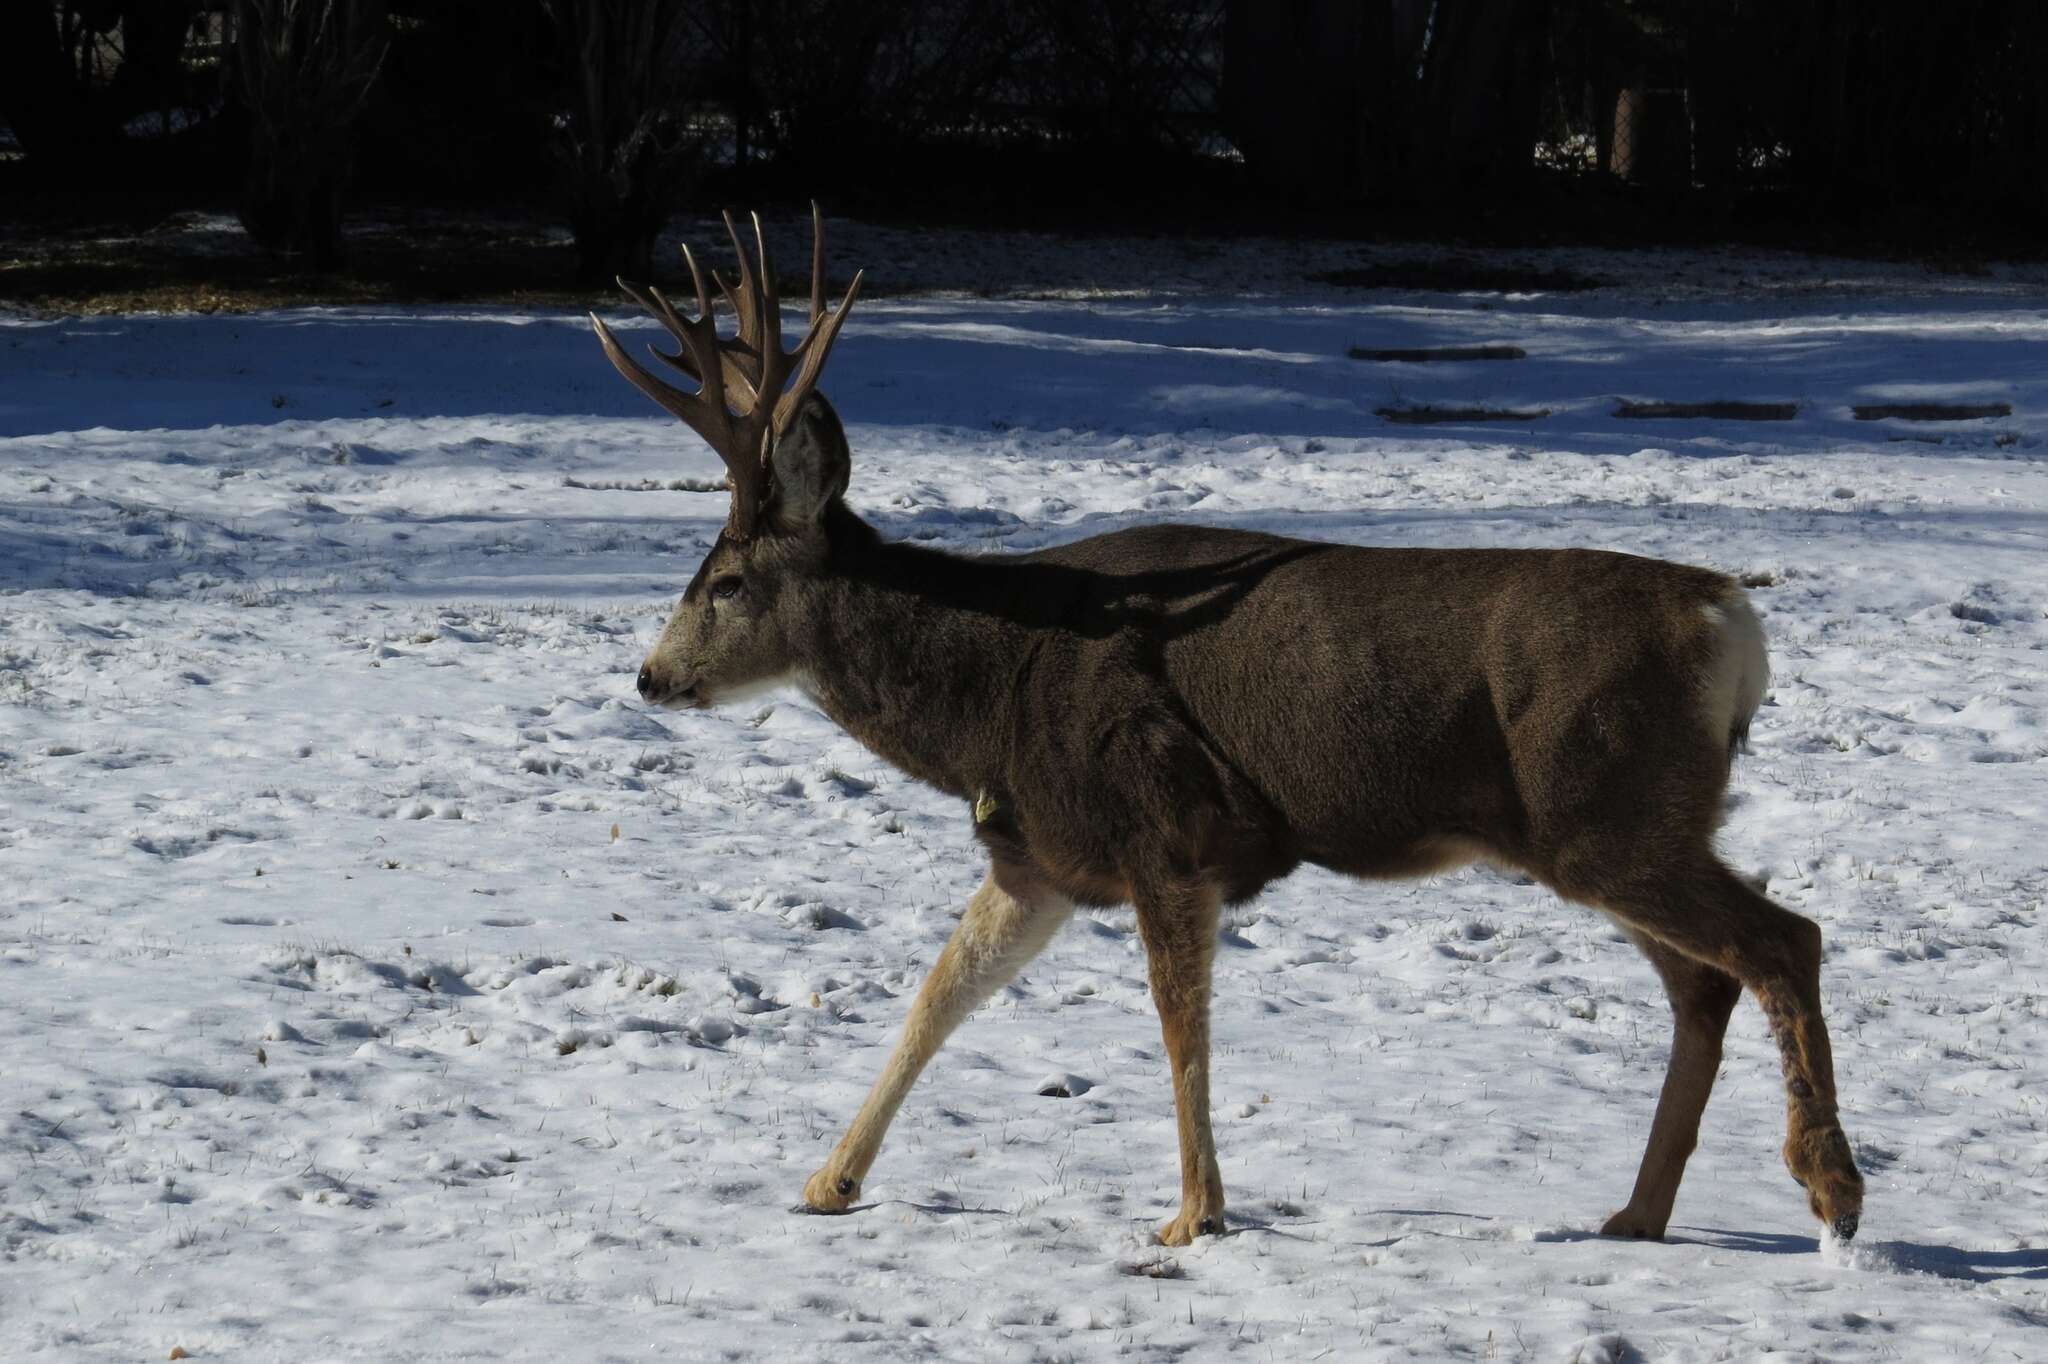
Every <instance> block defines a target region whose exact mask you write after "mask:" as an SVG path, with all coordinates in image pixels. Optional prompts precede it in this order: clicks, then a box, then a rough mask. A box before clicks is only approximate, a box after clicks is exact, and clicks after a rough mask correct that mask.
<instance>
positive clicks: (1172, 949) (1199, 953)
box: [1137, 887, 1223, 1246]
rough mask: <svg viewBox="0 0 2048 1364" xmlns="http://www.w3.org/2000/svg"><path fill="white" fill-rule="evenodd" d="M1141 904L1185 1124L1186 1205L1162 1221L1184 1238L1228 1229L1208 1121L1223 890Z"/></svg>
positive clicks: (1177, 1107) (1171, 1239)
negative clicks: (1212, 985)
mask: <svg viewBox="0 0 2048 1364" xmlns="http://www.w3.org/2000/svg"><path fill="white" fill-rule="evenodd" d="M1137 904H1138V934H1139V936H1140V937H1142V938H1143V939H1144V941H1145V960H1146V965H1147V967H1148V969H1149V970H1150V972H1151V977H1152V999H1153V1002H1154V1003H1155V1004H1156V1005H1157V1006H1158V1009H1159V1029H1160V1032H1161V1033H1163V1034H1164V1035H1165V1038H1166V1059H1167V1064H1168V1065H1169V1066H1170V1067H1171V1068H1172V1070H1173V1104H1174V1116H1175V1118H1176V1120H1177V1125H1178V1127H1179V1130H1180V1213H1179V1214H1178V1215H1177V1216H1176V1217H1175V1218H1174V1219H1173V1220H1172V1221H1171V1222H1168V1223H1167V1224H1166V1225H1165V1226H1163V1227H1161V1228H1160V1229H1159V1240H1160V1242H1161V1244H1163V1245H1169V1246H1184V1245H1186V1244H1188V1243H1189V1242H1190V1241H1192V1240H1194V1239H1195V1237H1197V1236H1209V1235H1219V1234H1221V1233H1222V1231H1223V1175H1222V1172H1221V1171H1220V1170H1219V1169H1218V1168H1217V1165H1216V1137H1215V1134H1214V1133H1213V1132H1211V1131H1210V1128H1209V971H1210V967H1211V966H1212V964H1213V963H1214V962H1215V958H1216V924H1217V917H1218V915H1219V913H1220V912H1221V910H1222V897H1221V896H1220V895H1219V894H1218V893H1217V892H1216V891H1215V890H1214V889H1213V888H1210V887H1194V888H1190V889H1186V890H1178V891H1171V892H1167V893H1163V894H1152V895H1141V896H1140V897H1139V898H1138V902H1137Z"/></svg>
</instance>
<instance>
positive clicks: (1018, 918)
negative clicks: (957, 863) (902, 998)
mask: <svg viewBox="0 0 2048 1364" xmlns="http://www.w3.org/2000/svg"><path fill="white" fill-rule="evenodd" d="M1073 911H1074V906H1073V903H1072V902H1071V901H1069V900H1068V899H1066V898H1065V897H1064V896H1061V895H1059V894H1056V893H1055V892H1053V891H1052V890H1050V889H1049V888H1047V887H1046V886H1044V885H1042V884H1040V883H1039V882H1038V881H1037V880H1036V879H1035V878H1033V877H1031V876H1030V875H1028V874H1027V873H1024V872H1021V871H1018V870H1016V869H1014V868H1011V867H998V868H996V869H994V870H991V871H990V872H989V874H988V879H987V880H986V881H984V882H982V885H981V889H980V890H978V891H976V892H975V893H974V898H973V899H972V900H969V901H968V902H967V913H966V914H965V915H964V916H963V917H962V918H961V920H960V926H959V927H958V928H956V929H954V930H953V936H952V937H951V938H950V939H949V940H948V941H947V943H946V948H945V950H944V951H943V952H941V953H940V954H939V960H938V964H937V965H936V966H934V967H933V968H932V973H931V975H930V976H928V977H927V978H926V979H925V983H924V987H923V988H922V989H920V990H919V991H918V992H917V999H916V1001H915V1002H914V1003H912V1004H911V1006H910V1016H909V1017H908V1018H907V1019H906V1020H904V1024H903V1035H902V1037H901V1038H899V1039H898V1040H897V1043H896V1049H895V1050H894V1051H893V1052H891V1053H890V1055H889V1063H888V1064H887V1065H886V1066H884V1067H883V1068H882V1074H881V1076H880V1078H878V1079H877V1080H876V1081H875V1085H874V1088H873V1089H871V1090H869V1091H868V1097H867V1102H865V1103H863V1104H862V1105H861V1107H860V1112H859V1114H858V1115H856V1116H855V1118H854V1120H853V1125H852V1126H850V1127H848V1128H847V1129H846V1135H845V1136H843V1137H841V1138H840V1139H839V1145H837V1146H836V1147H834V1148H833V1150H832V1155H831V1157H830V1158H829V1159H827V1160H826V1162H825V1164H824V1165H823V1166H822V1167H820V1168H819V1170H818V1172H817V1173H816V1174H814V1175H812V1176H811V1178H810V1182H809V1183H807V1184H805V1185H804V1202H805V1204H806V1205H808V1206H809V1207H810V1209H811V1210H812V1211H813V1212H844V1211H846V1209H847V1208H849V1207H850V1206H852V1204H853V1202H854V1200H855V1199H857V1198H859V1197H860V1189H861V1181H862V1180H863V1179H865V1178H866V1177H867V1173H868V1167H869V1166H871V1165H873V1164H874V1163H875V1153H876V1152H877V1151H879V1150H880V1149H881V1147H882V1138H883V1136H884V1135H885V1134H886V1133H887V1132H888V1130H889V1122H890V1120H891V1119H892V1118H894V1117H895V1116H896V1110H897V1108H898V1107H899V1106H900V1105H901V1104H902V1103H903V1097H904V1096H905V1095H906V1094H908V1093H909V1092H910V1087H911V1086H912V1085H914V1084H916V1083H917V1077H918V1075H919V1074H920V1073H921V1072H922V1071H923V1070H924V1068H925V1064H926V1063H927V1062H928V1061H930V1060H931V1059H932V1057H933V1056H934V1055H936V1054H937V1053H938V1050H939V1048H940V1047H941V1046H944V1045H945V1041H946V1038H947V1036H948V1035H950V1034H951V1033H952V1031H953V1029H954V1028H956V1027H958V1026H959V1025H960V1020H962V1019H964V1018H965V1017H967V1015H968V1014H970V1013H972V1012H973V1011H974V1009H975V1006H977V1005H979V1004H980V1003H981V1002H982V1001H983V1000H985V999H987V998H988V997H989V996H990V995H991V994H993V993H994V992H995V991H996V990H997V989H999V988H1001V987H1002V986H1003V985H1005V984H1007V983H1008V982H1009V980H1010V979H1011V977H1013V976H1015V975H1016V974H1017V972H1018V971H1020V970H1022V969H1023V967H1024V963H1025V962H1027V961H1030V960H1031V959H1032V958H1033V957H1035V956H1037V955H1038V953H1039V952H1040V951H1041V950H1042V949H1043V948H1044V947H1045V945H1046V943H1048V942H1050V941H1051V940H1052V935H1053V934H1054V933H1055V932H1057V931H1058V929H1059V926H1060V925H1061V924H1063V923H1065V922H1066V921H1067V916H1068V915H1070V914H1072V913H1073Z"/></svg>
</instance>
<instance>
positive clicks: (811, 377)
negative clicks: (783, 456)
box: [775, 270, 868, 432]
mask: <svg viewBox="0 0 2048 1364" xmlns="http://www.w3.org/2000/svg"><path fill="white" fill-rule="evenodd" d="M867 273H868V272H867V271H865V270H859V271H856V272H855V273H854V276H853V283H851V284H849V285H847V286H846V297H845V298H843V299H841V300H840V301H839V307H838V308H837V309H835V310H834V311H832V312H830V313H825V312H824V311H823V305H822V304H820V305H819V309H820V318H821V319H822V320H816V321H813V322H812V324H811V330H810V331H809V332H808V333H807V334H806V335H805V336H804V339H803V341H802V343H801V344H799V345H798V346H797V348H796V349H795V350H793V351H791V352H790V354H791V355H792V356H795V355H801V356H803V363H802V364H801V365H800V366H799V367H798V368H797V372H796V382H795V383H793V384H791V385H790V386H789V392H787V393H785V394H783V395H782V399H781V401H779V402H778V403H776V405H775V429H776V430H777V431H778V432H780V431H783V430H785V429H787V427H788V426H789V419H790V418H791V417H793V416H795V415H796V409H797V404H799V403H801V402H802V401H803V400H804V395H805V394H807V393H809V392H810V391H811V388H812V386H813V385H815V384H816V383H817V382H818V375H819V374H821V373H823V372H824V369H825V360H826V357H828V356H829V355H831V354H832V343H833V342H834V341H836V340H838V339H839V328H840V326H841V324H843V323H844V322H845V321H846V315H847V313H849V312H851V311H852V310H853V301H854V299H856V298H858V297H860V282H861V281H862V280H863V279H866V278H867ZM811 287H812V289H813V290H816V288H817V285H816V284H815V283H813V284H812V286H811Z"/></svg>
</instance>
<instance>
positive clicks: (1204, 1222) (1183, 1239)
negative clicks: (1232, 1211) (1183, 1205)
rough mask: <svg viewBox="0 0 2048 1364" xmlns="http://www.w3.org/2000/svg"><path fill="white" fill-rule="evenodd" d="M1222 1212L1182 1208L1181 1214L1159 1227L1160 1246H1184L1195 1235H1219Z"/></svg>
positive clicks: (1221, 1227)
mask: <svg viewBox="0 0 2048 1364" xmlns="http://www.w3.org/2000/svg"><path fill="white" fill-rule="evenodd" d="M1222 1234H1223V1214H1222V1213H1220V1212H1211V1213H1204V1212H1190V1211H1187V1210H1185V1209H1183V1210H1182V1212H1181V1215H1180V1216H1178V1217H1176V1218H1174V1219H1173V1220H1172V1221H1171V1222H1168V1223H1167V1224H1166V1225H1165V1226H1163V1227H1161V1228H1160V1229H1159V1244H1160V1245H1162V1246H1184V1245H1188V1244H1190V1243H1191V1242H1193V1241H1194V1239H1195V1238H1196V1237H1197V1236H1221V1235H1222Z"/></svg>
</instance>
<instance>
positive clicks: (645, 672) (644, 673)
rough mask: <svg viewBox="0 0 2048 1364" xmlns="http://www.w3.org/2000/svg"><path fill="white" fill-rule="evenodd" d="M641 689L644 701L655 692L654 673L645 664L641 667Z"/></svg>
mask: <svg viewBox="0 0 2048 1364" xmlns="http://www.w3.org/2000/svg"><path fill="white" fill-rule="evenodd" d="M639 687H640V696H641V699H643V700H644V699H646V697H647V695H648V694H649V693H650V692H652V691H653V690H654V672H653V670H652V669H650V668H649V667H648V666H647V665H646V664H645V663H642V664H641V665H640V682H639Z"/></svg>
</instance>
